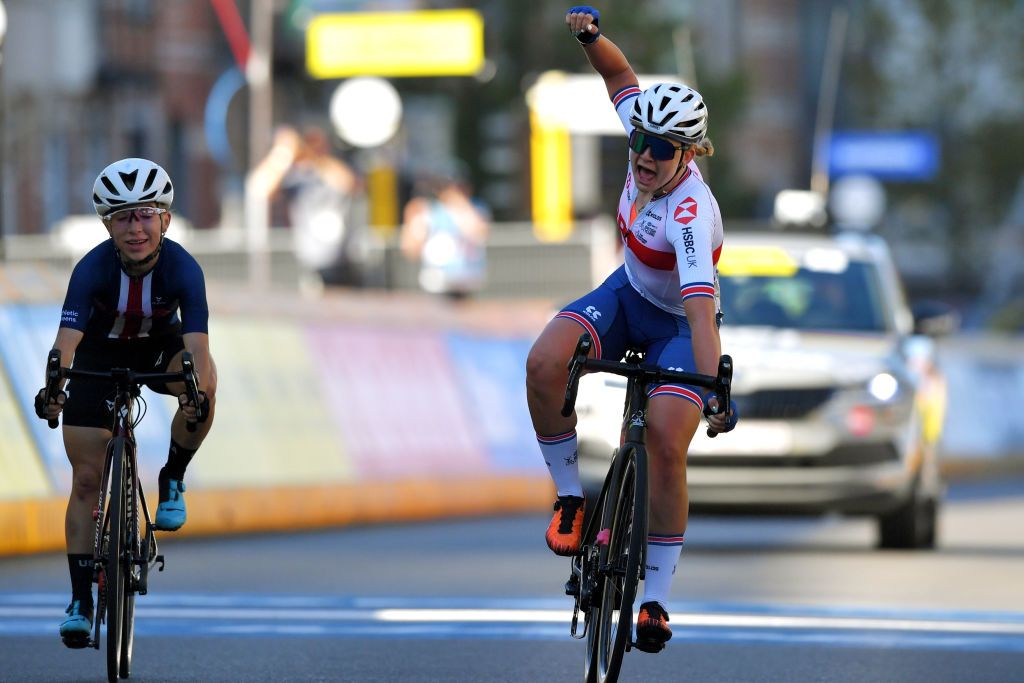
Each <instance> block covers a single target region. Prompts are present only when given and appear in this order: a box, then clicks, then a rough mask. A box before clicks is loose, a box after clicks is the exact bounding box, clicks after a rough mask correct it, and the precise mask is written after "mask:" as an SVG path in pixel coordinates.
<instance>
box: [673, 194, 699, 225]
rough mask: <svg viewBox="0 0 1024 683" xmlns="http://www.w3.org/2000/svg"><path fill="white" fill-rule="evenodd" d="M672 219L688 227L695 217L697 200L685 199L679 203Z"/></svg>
mask: <svg viewBox="0 0 1024 683" xmlns="http://www.w3.org/2000/svg"><path fill="white" fill-rule="evenodd" d="M673 217H674V218H675V219H676V222H678V223H682V224H683V225H689V224H690V222H691V221H692V220H693V219H694V218H696V217H697V200H695V199H694V198H693V197H687V198H686V199H684V200H683V201H681V202H679V206H677V207H676V212H675V215H674V216H673Z"/></svg>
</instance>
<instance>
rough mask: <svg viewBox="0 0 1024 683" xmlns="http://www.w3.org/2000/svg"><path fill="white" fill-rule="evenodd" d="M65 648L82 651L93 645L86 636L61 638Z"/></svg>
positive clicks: (78, 635)
mask: <svg viewBox="0 0 1024 683" xmlns="http://www.w3.org/2000/svg"><path fill="white" fill-rule="evenodd" d="M60 639H61V640H62V641H63V642H64V647H67V648H70V649H72V650H82V649H85V648H87V647H89V646H91V645H92V640H91V639H90V638H89V636H87V635H85V634H77V635H67V636H61V637H60Z"/></svg>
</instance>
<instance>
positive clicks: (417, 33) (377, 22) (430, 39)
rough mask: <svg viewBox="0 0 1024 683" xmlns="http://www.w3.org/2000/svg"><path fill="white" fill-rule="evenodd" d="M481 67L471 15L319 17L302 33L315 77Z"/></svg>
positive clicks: (480, 26)
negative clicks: (304, 34) (304, 35)
mask: <svg viewBox="0 0 1024 683" xmlns="http://www.w3.org/2000/svg"><path fill="white" fill-rule="evenodd" d="M483 64H484V21H483V17H481V16H480V13H479V12H477V11H475V10H468V9H466V10H424V11H419V12H366V13H359V12H355V13H344V14H341V13H339V14H320V15H317V16H316V17H314V18H313V20H312V21H310V22H309V27H308V29H307V30H306V68H307V70H308V71H309V73H310V75H311V76H313V77H314V78H347V77H349V76H383V77H395V76H471V75H473V74H475V73H477V72H478V71H480V69H481V68H482V67H483Z"/></svg>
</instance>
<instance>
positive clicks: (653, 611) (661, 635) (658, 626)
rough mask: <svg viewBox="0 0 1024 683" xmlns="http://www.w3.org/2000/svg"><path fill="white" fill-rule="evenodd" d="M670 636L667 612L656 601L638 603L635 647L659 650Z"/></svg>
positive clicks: (645, 649)
mask: <svg viewBox="0 0 1024 683" xmlns="http://www.w3.org/2000/svg"><path fill="white" fill-rule="evenodd" d="M670 638H672V629H670V628H669V627H668V612H666V611H665V610H663V609H662V608H661V605H659V604H658V603H656V602H645V603H644V604H642V605H640V615H639V616H638V617H637V620H636V648H637V649H638V650H642V651H644V652H651V653H655V652H661V651H662V650H663V649H665V643H666V642H668V640H669V639H670Z"/></svg>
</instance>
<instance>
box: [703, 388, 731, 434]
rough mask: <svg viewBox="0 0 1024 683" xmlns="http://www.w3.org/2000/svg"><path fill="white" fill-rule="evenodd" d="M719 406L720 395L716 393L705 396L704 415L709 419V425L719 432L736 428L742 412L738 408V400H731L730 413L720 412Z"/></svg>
mask: <svg viewBox="0 0 1024 683" xmlns="http://www.w3.org/2000/svg"><path fill="white" fill-rule="evenodd" d="M719 408H720V406H719V405H718V397H716V396H715V394H714V393H711V394H708V395H707V396H706V397H704V416H705V417H706V418H707V419H708V427H710V428H711V430H712V431H714V432H718V433H719V434H721V433H722V432H731V431H732V430H733V429H735V428H736V423H737V422H738V421H739V419H740V412H739V410H738V409H737V408H736V401H733V400H731V399H730V400H729V412H728V413H722V412H720V410H719Z"/></svg>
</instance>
